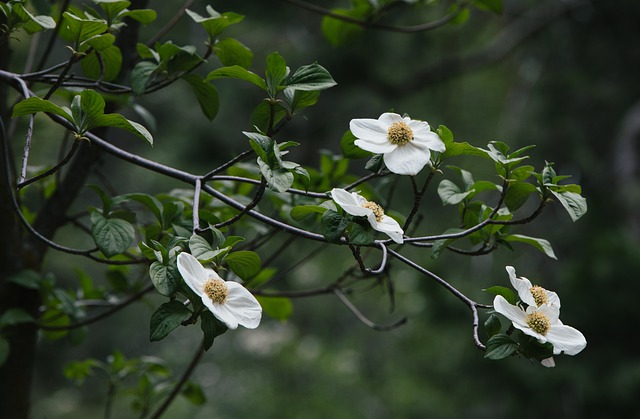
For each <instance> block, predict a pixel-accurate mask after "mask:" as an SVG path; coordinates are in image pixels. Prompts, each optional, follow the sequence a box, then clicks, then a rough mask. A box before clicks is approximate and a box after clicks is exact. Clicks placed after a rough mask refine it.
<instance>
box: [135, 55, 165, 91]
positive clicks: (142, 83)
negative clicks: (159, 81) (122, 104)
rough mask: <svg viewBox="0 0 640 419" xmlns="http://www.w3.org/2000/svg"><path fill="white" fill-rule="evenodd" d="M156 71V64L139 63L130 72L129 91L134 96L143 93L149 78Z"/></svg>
mask: <svg viewBox="0 0 640 419" xmlns="http://www.w3.org/2000/svg"><path fill="white" fill-rule="evenodd" d="M157 69H158V64H156V63H152V62H150V61H140V62H139V63H138V64H136V66H135V67H134V68H133V70H132V71H131V90H133V94H134V95H136V96H140V95H142V94H143V93H144V91H145V89H146V88H147V85H148V84H149V82H150V81H151V77H152V76H153V74H154V72H155V71H156V70H157Z"/></svg>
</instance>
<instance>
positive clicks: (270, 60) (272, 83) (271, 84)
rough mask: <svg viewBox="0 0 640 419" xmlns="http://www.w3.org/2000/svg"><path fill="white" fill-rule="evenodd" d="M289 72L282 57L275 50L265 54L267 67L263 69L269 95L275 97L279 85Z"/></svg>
mask: <svg viewBox="0 0 640 419" xmlns="http://www.w3.org/2000/svg"><path fill="white" fill-rule="evenodd" d="M288 74H289V68H288V67H287V63H286V62H285V61H284V58H282V56H280V54H278V53H277V52H272V53H271V54H269V55H268V56H267V69H266V71H265V80H266V83H267V92H268V93H269V96H271V97H276V95H277V94H278V92H279V91H280V89H279V87H280V85H281V84H282V81H283V80H284V79H285V77H287V75H288Z"/></svg>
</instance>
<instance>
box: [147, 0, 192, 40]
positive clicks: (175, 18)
mask: <svg viewBox="0 0 640 419" xmlns="http://www.w3.org/2000/svg"><path fill="white" fill-rule="evenodd" d="M192 4H193V0H187V1H185V2H184V4H183V5H182V7H180V10H178V12H177V13H176V14H175V15H173V17H172V18H171V19H170V20H169V21H168V22H167V24H166V25H164V26H163V27H162V28H161V29H160V30H159V31H158V32H157V33H156V34H155V35H153V36H152V37H151V38H149V40H148V41H147V43H146V45H147V46H148V47H152V46H153V45H154V44H155V43H156V42H157V41H159V40H160V39H162V37H163V36H165V35H166V34H167V33H168V32H169V31H170V30H171V29H172V28H173V27H174V26H176V25H177V24H178V22H179V21H180V19H182V16H183V15H184V13H185V10H187V8H189V7H190V6H191V5H192Z"/></svg>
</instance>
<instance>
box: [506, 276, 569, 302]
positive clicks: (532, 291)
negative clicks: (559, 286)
mask: <svg viewBox="0 0 640 419" xmlns="http://www.w3.org/2000/svg"><path fill="white" fill-rule="evenodd" d="M505 269H506V270H507V273H508V274H509V280H510V281H511V285H512V286H513V288H515V289H516V291H518V296H519V297H520V300H522V302H523V303H525V304H527V305H529V306H535V307H540V306H541V305H542V304H549V305H555V306H557V307H558V308H560V297H558V294H556V293H555V292H553V291H548V290H546V289H544V288H542V287H541V286H538V285H532V284H531V281H529V280H528V279H527V278H525V277H520V278H518V277H517V276H516V270H515V269H514V267H513V266H507V267H506V268H505Z"/></svg>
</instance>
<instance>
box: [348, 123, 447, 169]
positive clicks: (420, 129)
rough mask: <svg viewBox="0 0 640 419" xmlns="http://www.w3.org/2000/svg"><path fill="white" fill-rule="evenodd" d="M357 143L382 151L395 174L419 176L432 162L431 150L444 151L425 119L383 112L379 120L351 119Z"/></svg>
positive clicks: (372, 150)
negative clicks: (419, 119)
mask: <svg viewBox="0 0 640 419" xmlns="http://www.w3.org/2000/svg"><path fill="white" fill-rule="evenodd" d="M349 129H350V130H351V133H352V134H353V135H354V136H355V137H356V138H357V140H356V141H355V142H354V144H355V145H356V146H357V147H360V148H361V149H363V150H366V151H370V152H372V153H376V154H383V158H384V163H385V164H386V165H387V168H388V169H389V170H390V171H392V172H393V173H397V174H399V175H411V176H413V175H416V174H418V172H419V171H420V170H422V168H423V167H424V166H425V165H426V164H427V163H428V162H429V159H430V158H431V151H430V150H433V151H439V152H441V153H442V152H444V151H445V145H444V142H442V140H441V139H440V137H439V136H438V134H436V133H434V132H432V131H431V128H430V127H429V124H428V123H426V122H425V121H417V120H413V119H411V118H409V117H408V116H407V117H404V118H403V117H402V116H400V115H398V114H397V113H389V112H387V113H383V114H382V115H380V117H379V118H378V119H370V118H362V119H352V120H351V122H350V123H349Z"/></svg>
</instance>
